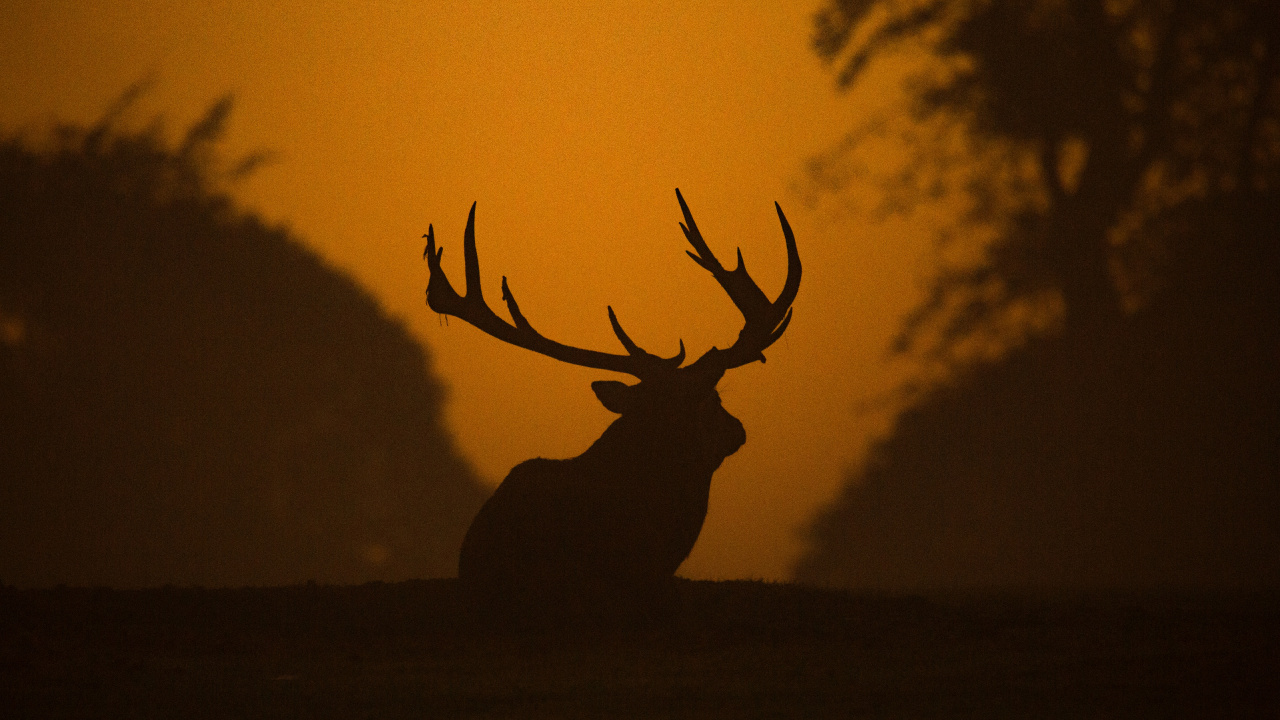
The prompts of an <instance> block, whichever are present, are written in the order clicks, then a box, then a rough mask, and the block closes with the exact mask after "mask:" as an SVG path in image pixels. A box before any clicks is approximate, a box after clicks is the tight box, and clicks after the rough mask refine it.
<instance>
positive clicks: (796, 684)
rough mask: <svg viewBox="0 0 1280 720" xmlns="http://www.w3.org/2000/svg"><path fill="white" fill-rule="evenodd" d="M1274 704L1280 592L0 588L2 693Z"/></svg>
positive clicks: (1126, 711)
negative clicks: (613, 600) (538, 611)
mask: <svg viewBox="0 0 1280 720" xmlns="http://www.w3.org/2000/svg"><path fill="white" fill-rule="evenodd" d="M793 716H794V717H823V716H825V717H893V718H929V717H946V718H951V717H981V718H988V717H1026V718H1033V717H1090V718H1093V717H1108V718H1147V717H1157V718H1165V717H1188V718H1211V717H1222V718H1250V717H1259V718H1263V717H1265V718H1275V717H1280V602H1277V598H1276V596H1274V595H1269V596H1264V597H1260V596H1229V597H1228V596H1222V595H1213V596H1209V595H1195V594H1179V593H1159V594H1145V595H1135V594H1128V595H1089V596H1074V597H1071V598H1065V597H1053V598H1046V597H1042V596H1035V595H1033V594H1029V593H1024V594H1004V595H995V594H988V595H969V596H960V595H945V596H944V595H938V596H905V595H902V596H898V595H873V594H850V593H845V592H838V591H828V590H816V589H811V588H804V587H799V586H793V585H778V584H767V583H758V582H722V583H712V582H692V581H681V583H680V586H679V608H678V610H677V611H676V612H675V613H674V614H673V615H672V616H671V617H669V618H666V619H664V620H662V621H661V622H657V623H655V624H652V625H650V626H648V627H633V628H631V629H629V630H616V629H615V630H604V629H601V628H599V627H596V628H594V629H593V628H579V629H577V630H575V631H572V632H569V631H563V630H562V631H546V630H543V631H522V632H512V631H505V632H499V631H494V630H492V629H486V628H485V627H484V623H483V621H482V620H480V619H477V618H476V617H475V616H474V613H472V612H470V611H469V610H468V608H467V604H466V602H465V601H464V600H463V598H461V597H460V596H459V594H458V593H457V591H456V587H455V585H454V583H453V581H447V580H433V581H415V582H406V583H399V584H379V583H374V584H369V585H361V586H356V587H346V586H338V587H326V586H314V585H308V586H295V587H285V588H267V589H240V590H203V589H181V588H162V589H153V590H141V591H119V590H100V589H76V588H59V589H53V590H16V589H13V588H2V589H0V717H4V718H27V717H41V718H46V717H175V718H176V717H182V718H187V717H343V718H349V717H428V718H433V717H548V718H569V717H699V718H702V717H725V718H740V717H793Z"/></svg>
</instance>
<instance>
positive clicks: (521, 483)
mask: <svg viewBox="0 0 1280 720" xmlns="http://www.w3.org/2000/svg"><path fill="white" fill-rule="evenodd" d="M676 198H677V199H678V200H679V202H680V209H681V211H682V212H683V213H684V220H685V222H684V223H682V224H681V226H680V227H681V229H683V230H684V234H685V237H686V238H688V240H689V243H690V244H691V245H692V246H693V249H694V251H695V252H690V253H688V254H689V256H690V257H691V258H693V260H694V261H695V262H696V263H698V265H700V266H701V267H702V268H703V269H705V270H707V271H708V272H710V273H711V275H712V276H713V277H714V278H715V279H716V281H717V282H719V283H720V285H721V287H723V288H724V290H725V292H726V293H727V294H728V295H729V298H730V299H732V300H733V303H734V304H735V305H736V306H737V307H738V309H739V310H741V311H742V315H743V317H744V318H745V320H746V322H745V324H744V326H743V328H742V331H741V332H740V333H739V335H738V339H737V341H736V342H735V343H734V344H733V345H732V346H731V347H729V348H728V349H726V350H720V349H718V348H714V347H713V348H711V349H710V350H708V351H707V352H706V354H704V355H703V356H702V357H700V358H698V360H697V361H695V362H693V363H692V364H690V365H688V366H687V367H680V365H681V363H682V362H683V361H684V357H685V351H684V342H683V340H682V341H681V342H680V352H679V353H678V354H676V356H675V357H672V358H661V357H658V356H656V355H652V354H650V353H648V352H645V351H644V350H643V349H641V348H640V347H639V346H638V345H636V343H635V342H633V341H632V340H631V338H630V337H628V336H627V334H626V332H624V331H623V329H622V326H621V325H620V324H619V323H618V318H617V316H616V315H614V312H613V308H612V307H610V308H609V322H610V323H611V324H612V325H613V332H614V333H615V334H616V335H617V336H618V340H620V341H621V342H622V346H623V347H624V348H626V351H627V354H626V355H615V354H610V353H605V352H597V351H594V350H585V349H582V348H576V347H570V346H568V345H563V344H561V343H558V342H556V341H554V340H550V339H548V338H546V337H543V336H542V335H541V334H539V333H538V332H537V331H536V330H534V329H533V327H532V326H531V325H530V324H529V321H528V320H526V319H525V317H524V315H523V314H522V313H521V312H520V308H519V306H517V304H516V300H515V297H514V296H513V295H512V294H511V290H510V289H509V288H508V287H507V279H506V278H505V277H504V278H503V279H502V299H503V300H504V301H506V304H507V309H508V310H509V311H510V313H511V318H512V320H514V322H515V324H514V325H513V324H511V323H508V322H507V321H505V320H503V319H501V318H499V317H498V316H497V315H496V314H494V312H493V310H491V309H490V308H489V306H488V304H486V303H485V301H484V298H483V296H482V293H481V290H480V267H479V263H478V259H477V255H476V242H475V212H476V209H475V205H474V204H472V206H471V214H470V216H469V217H468V218H467V229H466V232H465V235H464V239H463V255H464V259H465V263H466V283H467V289H466V295H465V296H460V295H458V293H457V292H456V291H455V290H454V289H453V286H452V285H451V284H450V283H449V280H448V278H446V277H445V274H444V271H443V270H442V269H441V267H440V257H441V255H442V254H443V252H444V250H443V249H440V250H437V249H436V245H435V234H434V228H429V229H428V231H427V234H426V236H425V237H426V238H427V248H426V252H425V257H426V259H427V261H428V263H429V266H430V271H431V279H430V281H429V283H428V285H427V304H428V305H429V306H430V307H431V309H432V310H435V311H436V312H439V313H444V314H448V315H453V316H455V317H459V318H462V319H463V320H465V321H467V322H469V323H471V324H472V325H474V326H475V327H477V328H479V329H480V330H483V331H484V332H486V333H488V334H489V335H492V336H493V337H495V338H498V339H499V340H502V341H504V342H508V343H511V344H512V345H516V346H519V347H522V348H525V349H528V350H532V351H534V352H537V353H541V354H543V355H546V356H548V357H551V358H555V359H556V360H561V361H563V362H567V363H572V364H574V365H581V366H584V367H591V368H597V369H600V370H610V371H613V372H619V373H626V374H628V375H633V376H635V377H636V378H639V380H640V382H639V383H638V384H636V385H626V384H623V383H621V382H617V381H613V380H599V381H596V382H593V383H592V384H591V388H592V390H594V391H595V393H596V397H598V398H599V399H600V402H601V403H602V404H604V406H605V407H606V408H608V409H609V410H611V411H612V412H615V413H618V414H619V415H621V417H620V418H618V419H617V420H615V421H614V422H613V424H611V425H610V426H609V427H608V429H606V430H605V432H604V434H603V435H602V436H601V437H600V439H599V440H597V441H596V442H595V443H594V444H593V445H592V446H591V447H590V448H588V449H587V451H586V452H584V453H583V454H582V455H579V456H578V457H576V458H570V459H568V460H547V459H545V458H534V459H533V460H526V461H525V462H522V463H520V464H519V465H517V466H516V467H515V468H514V469H513V470H512V471H511V473H510V474H508V475H507V477H506V479H505V480H504V481H503V482H502V484H501V486H499V487H498V489H497V490H496V491H495V492H494V494H493V496H492V497H490V498H489V500H488V502H486V503H485V505H484V507H483V508H481V510H480V513H479V514H478V515H477V516H476V518H475V520H474V521H472V523H471V527H470V529H469V530H468V531H467V535H466V539H465V540H464V541H463V544H462V554H461V558H460V560H459V563H458V575H459V578H460V580H461V581H462V583H463V585H464V587H466V588H468V589H469V590H471V591H473V592H476V593H478V594H479V595H480V596H481V597H482V598H484V599H487V600H490V601H496V602H505V603H508V604H515V605H537V604H542V605H544V606H546V605H548V604H550V605H562V606H564V607H565V608H568V610H567V611H569V612H572V611H573V610H572V608H573V607H575V606H576V607H579V608H581V606H582V604H583V603H586V604H588V605H595V604H601V603H604V604H607V603H609V602H622V603H628V602H635V601H636V600H635V598H645V597H649V598H656V597H659V596H660V595H661V594H662V592H663V591H662V588H664V587H666V586H668V585H669V582H670V579H671V578H672V576H673V575H674V574H675V571H676V569H677V568H678V567H679V566H680V563H682V562H683V561H684V559H685V558H686V557H688V555H689V552H690V551H691V550H692V549H693V545H694V543H695V542H696V541H697V539H698V534H699V533H700V532H701V530H702V523H703V521H704V520H705V519H706V514H707V499H708V495H709V493H710V489H711V475H712V473H714V472H715V470H716V469H717V468H718V467H720V464H721V463H722V462H723V461H724V459H725V458H726V457H728V456H730V455H732V454H733V453H734V452H736V451H737V450H738V448H739V447H741V446H742V444H743V443H744V442H746V431H745V430H744V429H743V427H742V423H740V422H739V421H738V419H737V418H735V417H733V416H732V415H730V414H729V413H728V412H727V411H726V410H725V409H724V408H723V407H722V406H721V404H720V396H719V394H718V393H717V392H716V383H717V382H719V380H720V378H721V377H722V376H723V375H724V373H725V371H726V370H729V369H731V368H736V367H740V366H742V365H746V364H748V363H751V362H754V361H756V360H759V361H761V362H764V359H765V358H764V354H763V351H764V349H765V348H767V347H769V346H770V345H772V344H773V343H774V342H775V341H777V339H778V338H779V337H781V336H782V333H783V331H785V330H786V328H787V324H788V323H789V322H790V321H791V303H792V301H794V300H795V297H796V292H797V291H798V290H799V288H800V256H799V253H798V252H797V250H796V241H795V236H794V235H793V234H792V232H791V226H790V225H789V224H788V223H787V218H786V216H784V215H783V214H782V208H781V207H780V206H778V205H777V203H775V204H774V205H775V207H777V210H778V219H779V220H780V221H781V223H782V232H783V235H784V236H785V237H786V243H787V279H786V282H785V284H784V286H783V288H782V292H781V294H779V296H778V299H777V300H776V301H773V302H770V301H769V299H768V298H767V297H766V296H765V294H764V293H763V292H762V291H761V290H760V288H759V286H757V285H756V283H755V281H754V280H752V279H751V276H750V275H748V274H747V270H746V267H745V266H744V265H743V263H742V251H741V250H739V251H738V267H737V269H735V270H733V271H732V272H730V271H727V270H725V269H724V267H722V266H721V265H720V262H719V261H718V260H717V259H716V257H715V255H713V254H712V253H711V250H710V248H708V247H707V244H706V242H705V241H703V239H702V235H701V234H700V233H699V232H698V226H697V225H696V224H695V223H694V221H693V216H692V215H691V214H690V213H689V207H688V206H687V205H686V204H685V202H684V198H683V197H681V195H680V191H679V190H677V191H676ZM639 602H644V601H643V600H640V601H639Z"/></svg>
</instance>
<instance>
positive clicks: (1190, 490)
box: [797, 0, 1280, 586]
mask: <svg viewBox="0 0 1280 720" xmlns="http://www.w3.org/2000/svg"><path fill="white" fill-rule="evenodd" d="M908 44H910V45H911V46H912V47H919V46H921V45H924V46H927V47H929V48H931V49H932V51H933V52H934V53H935V58H936V62H935V63H933V64H932V65H930V66H929V68H930V69H929V71H928V72H927V73H923V72H922V73H921V74H919V75H918V76H916V77H915V79H914V80H915V82H916V86H915V87H916V90H917V92H916V94H915V100H916V106H915V119H916V120H917V122H919V123H922V124H926V123H931V122H932V123H939V122H941V123H951V124H952V125H953V126H954V125H959V126H962V127H963V128H964V129H965V131H966V133H967V137H968V142H969V145H968V147H969V148H970V150H971V152H970V154H969V155H968V156H965V157H962V158H961V159H962V160H963V161H964V162H967V163H969V169H968V171H967V172H964V173H958V174H956V175H953V176H952V177H959V178H961V180H959V181H955V182H954V184H953V185H952V186H950V188H945V187H944V188H943V189H942V190H941V191H940V190H939V188H938V185H939V182H937V181H936V178H938V177H940V176H943V175H945V173H946V171H947V170H948V169H949V168H940V167H939V165H940V164H942V163H945V162H953V160H952V159H950V158H949V156H948V155H947V154H946V152H945V150H944V148H942V147H940V146H928V145H926V146H924V147H919V148H916V150H915V152H916V155H917V157H919V158H920V161H919V162H918V163H917V164H916V165H915V166H913V167H912V168H911V169H910V171H909V172H908V173H906V174H904V176H903V178H902V180H901V182H899V184H898V187H897V188H895V189H894V191H895V192H896V194H897V195H896V196H897V197H900V198H905V203H904V206H905V207H909V206H910V204H911V203H912V202H916V201H920V200H922V199H924V198H926V197H927V196H928V194H929V193H930V192H934V193H937V192H944V193H945V192H947V191H948V189H949V190H950V191H951V192H953V193H954V194H955V195H957V196H963V199H964V203H965V206H966V207H967V208H968V212H967V215H966V216H965V218H964V220H963V223H962V224H967V225H969V226H970V227H974V226H984V227H986V228H989V229H992V230H993V233H992V234H993V237H994V239H993V240H991V241H990V242H987V243H986V244H984V245H982V246H980V248H979V250H980V252H978V253H975V256H976V258H977V259H976V260H970V261H968V262H966V263H964V264H954V265H950V266H946V267H944V268H943V269H942V270H941V271H940V272H939V274H938V276H937V277H936V279H935V281H934V283H933V286H932V289H931V291H930V294H929V295H928V297H927V298H926V300H925V302H924V303H923V304H922V305H921V306H920V307H919V308H917V310H916V311H915V312H914V313H913V314H911V315H910V316H909V317H908V318H907V321H906V322H905V324H904V326H903V328H902V332H901V334H900V335H899V337H898V340H897V344H896V346H895V349H896V350H897V351H898V352H902V353H907V354H910V355H914V356H915V357H917V358H918V359H921V360H922V361H924V362H925V363H932V364H935V365H938V366H941V367H942V368H944V373H943V376H944V377H945V378H946V380H945V382H942V383H940V384H934V385H932V386H930V387H929V389H927V390H926V391H924V392H923V393H922V394H921V395H919V396H917V397H915V398H914V399H913V400H912V401H911V402H910V403H909V405H908V408H907V409H906V410H905V411H904V412H903V413H902V415H901V416H900V417H899V418H898V420H897V423H896V425H895V427H894V428H893V431H892V433H891V434H890V436H888V437H887V438H886V439H884V440H883V441H881V442H879V443H878V444H877V445H876V446H875V447H874V448H873V450H872V452H871V455H870V458H869V460H868V461H867V463H866V464H865V465H864V467H863V468H861V469H860V470H859V471H857V472H856V473H854V474H853V475H852V476H851V477H850V479H849V482H848V484H847V486H846V488H845V490H844V492H843V493H842V495H841V497H840V498H839V499H837V501H836V502H835V503H834V504H833V505H832V506H830V507H829V508H827V510H826V511H824V513H823V514H822V515H821V516H820V517H819V518H818V519H817V520H816V521H815V524H814V526H813V547H812V549H811V552H810V553H809V554H808V556H806V557H805V558H804V559H802V560H801V562H800V563H799V565H798V567H797V573H798V575H799V577H801V578H804V579H807V580H813V581H820V582H837V583H848V584H873V585H874V584H878V585H890V586H921V585H957V584H960V585H964V584H969V585H975V584H1026V583H1030V584H1044V585H1113V586H1114V585H1134V584H1169V583H1173V584H1189V583H1214V584H1235V585H1243V584H1258V583H1263V584H1271V585H1275V584H1278V583H1280V489H1278V487H1277V486H1280V473H1278V472H1277V470H1278V469H1280V453H1278V452H1277V450H1276V448H1277V447H1280V437H1278V435H1280V431H1278V430H1277V428H1280V422H1277V421H1278V420H1280V417H1278V414H1280V411H1278V409H1280V391H1278V389H1277V379H1276V373H1275V372H1274V367H1275V364H1276V361H1277V360H1280V311H1278V310H1277V308H1278V307H1280V302H1278V301H1280V297H1278V296H1280V292H1277V290H1278V283H1280V280H1278V279H1280V256H1278V250H1277V238H1278V236H1280V213H1278V211H1277V209H1276V208H1277V207H1278V206H1280V197H1278V195H1280V74H1278V73H1280V7H1278V6H1276V5H1275V4H1274V3H1270V2H1263V1H1261V0H1256V1H1254V0H1229V1H1227V2H1209V1H1208V0H1159V1H1157V0H1146V1H1144V0H1131V1H1129V2H1104V1H1103V0H1070V1H1067V0H1061V1H1057V0H1055V1H1051V0H1038V1H1034V2H1015V1H1014V0H979V1H974V2H962V1H960V0H954V1H953V0H923V1H918V2H907V1H905V0H904V1H897V0H886V1H883V2H863V1H859V0H845V1H837V2H833V3H832V4H831V5H829V6H828V7H827V8H826V9H824V10H823V11H822V13H821V14H820V15H819V16H818V18H817V34H816V36H815V46H816V48H817V50H818V52H819V53H820V54H821V55H822V56H823V57H826V58H828V59H830V60H832V61H833V62H837V63H839V64H840V68H841V72H840V81H841V82H842V83H843V84H845V85H849V84H851V83H853V82H854V81H855V80H856V79H857V77H858V76H859V74H860V73H861V72H863V71H864V70H865V68H866V67H868V66H869V64H870V63H872V62H874V61H875V60H876V58H877V57H879V56H881V55H882V54H885V53H891V52H895V51H896V50H897V49H901V48H903V47H906V46H907V45H908ZM856 148H857V145H856V143H851V144H850V145H848V146H847V149H845V150H843V151H841V153H837V154H835V155H833V156H832V157H830V158H828V159H826V161H825V162H827V163H839V162H842V161H847V160H848V155H847V153H850V152H856ZM819 167H820V168H821V165H820V166H819ZM975 168H977V169H976V170H975ZM921 178H933V179H935V181H934V182H933V184H932V185H931V184H930V183H929V182H924V181H922V180H921ZM942 184H944V185H945V183H942ZM1028 318H1031V320H1028ZM975 347H976V348H979V349H980V350H981V351H980V352H976V353H975V352H974V348H975ZM993 357H994V358H998V360H995V361H991V360H990V359H991V358H993Z"/></svg>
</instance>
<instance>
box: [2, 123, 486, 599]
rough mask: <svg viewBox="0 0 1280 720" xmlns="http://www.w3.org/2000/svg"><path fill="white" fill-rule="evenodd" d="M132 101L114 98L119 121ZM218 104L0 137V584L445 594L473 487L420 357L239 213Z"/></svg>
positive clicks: (234, 168) (474, 496)
mask: <svg viewBox="0 0 1280 720" xmlns="http://www.w3.org/2000/svg"><path fill="white" fill-rule="evenodd" d="M128 100H129V98H126V99H125V102H126V103H127V101H128ZM230 108H231V102H230V99H229V98H228V99H224V100H223V101H220V102H219V103H217V104H215V105H214V106H213V107H212V108H211V109H210V111H209V112H208V114H207V115H206V116H205V117H204V118H203V119H202V120H201V121H200V122H198V123H197V124H195V125H194V126H193V127H192V128H191V129H190V130H189V131H188V132H187V133H186V134H185V136H184V137H183V138H182V139H181V142H179V143H176V144H173V145H170V144H169V143H167V142H166V141H165V140H164V137H163V132H162V129H161V128H160V127H159V125H155V126H152V127H151V128H149V129H146V130H142V131H131V130H123V129H120V128H119V127H117V124H116V115H118V112H115V111H113V112H112V113H108V115H107V117H106V118H105V119H104V120H103V121H102V122H101V123H99V124H97V125H94V126H90V127H84V126H60V127H57V128H56V129H55V131H54V132H53V133H51V137H50V138H49V139H47V140H40V141H32V140H30V139H23V138H20V137H16V136H15V137H9V138H6V139H4V140H3V141H2V142H0V458H2V460H0V463H2V464H3V470H2V471H0V475H2V476H3V479H2V480H0V580H4V581H6V582H10V583H17V584H19V585H48V584H53V583H73V584H104V585H113V586H139V585H155V584H163V583H175V584H204V585H242V584H276V583H289V582H300V581H304V580H308V579H314V580H317V581H329V582H359V581H366V580H373V579H385V580H394V579H402V578H407V577H422V576H443V575H451V574H453V573H454V572H455V569H456V559H457V550H458V547H459V546H460V544H461V539H462V535H463V533H464V531H465V529H466V526H467V523H468V522H469V521H470V518H471V517H472V515H473V514H474V512H475V511H476V510H477V509H478V508H479V506H480V503H481V502H482V501H483V499H484V496H485V494H486V493H485V491H484V489H483V488H482V487H481V485H480V484H479V483H478V482H477V480H476V478H475V476H474V474H473V472H472V470H471V469H470V467H469V466H468V465H467V463H466V462H465V461H464V460H463V459H462V457H461V456H460V455H459V453H458V451H457V449H456V447H455V446H454V444H453V441H452V440H451V438H450V436H449V434H448V432H447V431H446V429H445V427H444V425H443V422H442V419H441V410H442V403H443V402H444V391H443V389H442V387H441V385H440V383H439V381H438V380H437V379H436V378H435V376H434V375H433V374H432V373H431V370H430V366H429V363H428V359H427V356H426V354H425V353H424V350H423V348H422V347H421V346H420V345H419V344H418V343H417V342H415V341H414V340H413V338H412V337H411V336H410V335H409V333H408V332H407V330H406V329H405V327H404V326H403V325H402V324H401V323H400V322H398V321H396V320H394V319H392V318H390V317H388V316H387V314H386V313H385V312H384V311H383V310H382V309H381V308H380V307H379V306H378V304H377V302H376V301H375V300H374V299H373V298H372V297H371V296H370V295H369V294H368V292H366V291H365V290H363V289H362V288H360V287H359V286H358V285H357V284H356V283H355V282H354V281H353V280H352V279H351V278H350V277H349V276H347V275H346V274H344V273H342V272H340V271H338V270H335V269H334V268H332V267H330V266H329V265H327V264H326V263H325V262H324V261H323V260H321V259H320V258H319V257H317V256H316V255H315V254H314V253H313V252H311V251H310V250H308V249H307V248H306V247H305V246H304V245H303V244H302V243H301V242H300V241H299V240H298V239H297V238H296V237H294V236H292V235H291V234H290V233H289V232H288V231H286V230H284V229H282V228H279V227H271V226H268V225H267V224H265V223H264V222H263V221H262V220H261V219H260V218H259V217H257V216H256V215H254V214H253V213H251V212H248V211H246V210H243V209H241V208H239V207H237V206H236V204H235V203H234V201H233V200H232V199H231V198H230V197H229V195H228V194H227V187H228V181H229V180H230V179H233V178H235V177H237V176H239V175H243V174H244V173H246V172H248V171H250V170H251V169H252V167H253V166H254V165H255V164H257V163H258V162H259V161H260V160H261V159H262V156H253V157H249V158H246V159H244V160H242V161H241V162H239V163H235V164H230V165H228V164H226V163H225V162H223V160H222V159H221V157H220V155H219V153H218V146H217V143H218V140H219V138H220V136H221V135H222V130H223V127H224V124H225V120H226V117H227V115H228V112H229V110H230Z"/></svg>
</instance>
